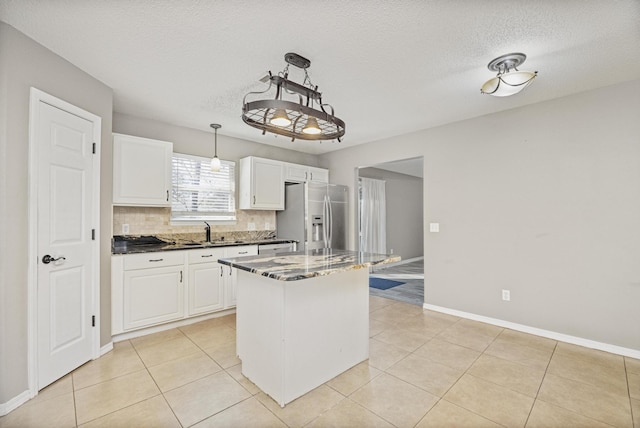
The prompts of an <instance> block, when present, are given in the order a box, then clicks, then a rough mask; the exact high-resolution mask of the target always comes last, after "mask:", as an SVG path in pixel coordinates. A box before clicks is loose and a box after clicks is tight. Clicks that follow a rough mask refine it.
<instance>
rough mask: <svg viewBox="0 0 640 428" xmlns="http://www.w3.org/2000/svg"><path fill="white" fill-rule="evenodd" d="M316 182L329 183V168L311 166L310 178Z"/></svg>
mask: <svg viewBox="0 0 640 428" xmlns="http://www.w3.org/2000/svg"><path fill="white" fill-rule="evenodd" d="M308 181H313V182H314V183H328V182H329V170H328V169H324V168H314V167H309V180H308Z"/></svg>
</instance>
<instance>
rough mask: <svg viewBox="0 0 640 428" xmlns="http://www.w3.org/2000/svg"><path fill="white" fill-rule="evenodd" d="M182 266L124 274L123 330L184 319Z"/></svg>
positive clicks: (132, 271)
mask: <svg viewBox="0 0 640 428" xmlns="http://www.w3.org/2000/svg"><path fill="white" fill-rule="evenodd" d="M183 284H184V278H183V272H182V266H170V267H162V268H154V269H138V270H130V271H125V272H124V296H123V297H124V329H125V330H130V329H134V328H139V327H144V326H148V325H153V324H158V323H161V322H166V321H173V320H177V319H181V318H183V317H184V298H183V296H184V288H183Z"/></svg>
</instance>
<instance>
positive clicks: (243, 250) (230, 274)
mask: <svg viewBox="0 0 640 428" xmlns="http://www.w3.org/2000/svg"><path fill="white" fill-rule="evenodd" d="M257 255H258V246H257V245H243V246H241V247H226V248H225V252H224V257H225V258H232V257H244V256H257ZM223 268H224V272H225V296H224V299H225V301H224V306H225V308H230V307H233V306H235V305H236V300H237V288H238V287H237V285H238V272H237V271H236V269H233V268H232V267H231V266H223Z"/></svg>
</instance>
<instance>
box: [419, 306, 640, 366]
mask: <svg viewBox="0 0 640 428" xmlns="http://www.w3.org/2000/svg"><path fill="white" fill-rule="evenodd" d="M422 307H423V308H424V309H428V310H430V311H436V312H442V313H445V314H449V315H454V316H457V317H460V318H467V319H470V320H474V321H480V322H484V323H487V324H493V325H497V326H498V327H504V328H508V329H511V330H516V331H521V332H523V333H529V334H534V335H536V336H542V337H546V338H549V339H553V340H558V341H560V342H566V343H571V344H573V345H579V346H584V347H585V348H591V349H597V350H600V351H605V352H610V353H612V354H618V355H623V356H625V357H630V358H636V359H640V350H638V349H631V348H623V347H622V346H617V345H611V344H609V343H603V342H596V341H595V340H589V339H584V338H582V337H576V336H570V335H568V334H563V333H558V332H555V331H550V330H543V329H541V328H536V327H531V326H528V325H524V324H517V323H513V322H510V321H504V320H500V319H497V318H490V317H485V316H483V315H476V314H472V313H470V312H463V311H458V310H455V309H449V308H445V307H442V306H436V305H430V304H428V303H424V304H423V305H422Z"/></svg>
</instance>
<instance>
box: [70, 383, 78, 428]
mask: <svg viewBox="0 0 640 428" xmlns="http://www.w3.org/2000/svg"><path fill="white" fill-rule="evenodd" d="M70 375H71V391H72V392H73V417H74V419H75V421H76V427H77V426H78V405H77V404H76V386H75V379H74V378H73V372H71V373H70Z"/></svg>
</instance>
